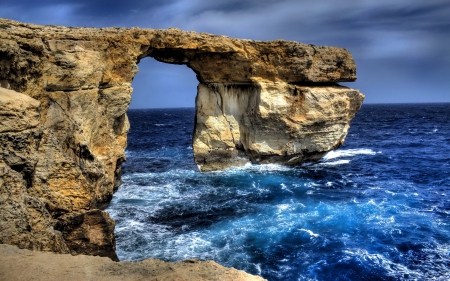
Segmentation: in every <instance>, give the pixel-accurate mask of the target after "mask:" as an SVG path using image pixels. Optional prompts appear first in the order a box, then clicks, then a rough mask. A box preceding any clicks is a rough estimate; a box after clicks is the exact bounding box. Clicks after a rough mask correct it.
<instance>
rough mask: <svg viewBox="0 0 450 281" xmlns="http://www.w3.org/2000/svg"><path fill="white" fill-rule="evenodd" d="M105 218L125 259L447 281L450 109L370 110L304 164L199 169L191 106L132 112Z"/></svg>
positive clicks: (307, 276) (314, 276)
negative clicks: (337, 144)
mask: <svg viewBox="0 0 450 281" xmlns="http://www.w3.org/2000/svg"><path fill="white" fill-rule="evenodd" d="M128 115H129V118H130V123H131V131H130V134H129V138H128V143H129V145H128V148H127V151H126V155H127V159H128V161H127V162H126V163H124V165H123V166H124V175H123V181H124V183H123V185H122V186H120V188H119V190H118V191H117V193H115V195H114V197H113V200H112V202H111V204H110V206H109V207H108V209H107V211H109V212H110V214H111V216H112V218H113V219H114V220H115V221H116V223H117V225H116V230H115V231H116V241H117V254H118V256H119V258H120V259H121V260H133V261H135V260H142V259H145V258H149V257H152V258H159V259H163V260H166V261H180V260H183V259H191V258H195V259H200V260H207V259H208V260H209V259H211V260H215V261H216V262H218V263H220V264H222V265H224V266H227V267H235V268H237V269H242V270H245V271H246V272H249V273H252V274H258V275H260V276H262V277H264V278H267V279H268V280H450V104H397V105H363V107H362V109H361V111H360V112H359V113H358V114H357V116H356V117H355V119H354V120H353V121H352V123H351V129H350V132H349V134H348V136H347V140H346V142H345V144H344V146H343V147H341V148H340V149H338V150H336V151H332V152H330V153H328V154H327V155H326V157H325V158H324V159H323V160H322V161H320V162H318V163H315V164H309V165H304V166H302V167H297V168H288V167H283V166H279V165H260V166H258V165H250V164H248V165H246V166H244V167H241V168H232V169H228V170H225V171H219V172H209V173H199V172H198V171H197V168H196V166H195V164H194V161H193V156H192V147H191V135H192V131H193V122H194V109H192V108H188V109H152V110H130V111H129V112H128Z"/></svg>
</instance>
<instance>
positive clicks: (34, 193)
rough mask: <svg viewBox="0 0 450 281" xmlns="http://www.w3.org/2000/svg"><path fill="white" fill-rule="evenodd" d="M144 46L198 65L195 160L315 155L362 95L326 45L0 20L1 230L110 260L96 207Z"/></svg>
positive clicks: (207, 163) (106, 196)
mask: <svg viewBox="0 0 450 281" xmlns="http://www.w3.org/2000/svg"><path fill="white" fill-rule="evenodd" d="M144 57H153V58H155V59H156V60H158V61H161V62H165V63H172V64H186V65H187V66H188V67H189V68H191V69H192V70H193V71H194V72H195V73H196V74H197V78H198V80H199V86H198V93H197V99H196V122H195V132H194V136H193V150H194V159H195V162H196V163H197V165H198V167H199V169H200V170H201V171H210V170H218V169H225V168H227V167H231V166H239V165H244V164H245V163H247V162H252V163H281V164H285V165H299V164H301V163H304V162H307V161H316V160H318V159H320V158H321V157H322V156H323V155H324V154H326V153H327V152H328V151H330V150H332V149H335V148H337V147H339V146H341V145H342V143H343V142H344V139H345V137H346V134H347V131H348V128H349V123H350V121H351V119H352V118H353V117H354V115H355V114H356V112H357V111H358V110H359V108H360V106H361V103H362V101H363V99H364V96H363V95H362V94H361V93H359V92H358V91H357V90H353V89H349V88H346V87H342V86H339V85H338V84H337V83H338V82H341V81H354V80H355V79H356V67H355V63H354V61H353V58H352V56H351V55H350V53H349V52H348V51H347V50H345V49H342V48H338V47H319V46H314V45H306V44H301V43H298V42H289V41H283V40H276V41H270V42H259V41H252V40H241V39H233V38H229V37H225V36H217V35H210V34H205V33H200V34H199V33H196V32H186V31H182V30H179V29H168V30H154V29H140V28H101V29H95V28H70V27H58V26H40V25H32V24H25V23H20V22H16V21H12V20H7V19H0V86H1V87H2V88H0V140H1V142H0V143H1V144H0V243H6V244H13V245H18V246H19V247H21V248H26V249H34V250H43V251H52V252H57V253H71V254H88V255H100V256H106V257H110V258H111V259H113V260H117V256H116V254H115V242H114V221H113V220H112V219H111V218H110V217H109V215H108V214H107V213H106V212H104V211H102V209H103V208H104V207H105V206H106V204H108V202H109V201H110V200H111V197H112V195H113V193H114V191H115V190H116V189H117V188H118V187H119V185H120V184H121V179H120V175H121V164H122V163H123V162H124V161H125V160H126V159H125V154H124V150H125V147H126V145H127V133H128V129H129V123H128V119H127V115H126V111H127V110H128V107H129V104H130V100H131V93H132V88H131V82H132V80H133V77H134V75H135V74H136V73H137V71H138V68H137V64H138V63H139V61H140V60H141V59H142V58H144ZM149 106H151V104H149Z"/></svg>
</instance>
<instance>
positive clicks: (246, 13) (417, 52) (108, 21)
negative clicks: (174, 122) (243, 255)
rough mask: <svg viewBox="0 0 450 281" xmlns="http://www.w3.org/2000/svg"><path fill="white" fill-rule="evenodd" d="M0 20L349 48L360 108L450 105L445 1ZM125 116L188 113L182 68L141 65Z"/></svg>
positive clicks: (74, 12) (122, 11) (60, 2)
mask: <svg viewBox="0 0 450 281" xmlns="http://www.w3.org/2000/svg"><path fill="white" fill-rule="evenodd" d="M0 17H3V18H9V19H14V20H18V21H23V22H29V23H37V24H54V25H67V26H86V27H107V26H118V27H133V26H138V27H145V28H168V27H178V28H181V29H185V30H195V31H197V32H208V33H214V34H220V35H227V36H230V37H237V38H248V39H255V40H274V39H286V40H295V41H299V42H302V43H307V44H315V45H332V46H340V47H343V48H346V49H348V50H349V51H350V52H351V53H352V55H353V57H354V59H355V61H356V65H357V74H358V80H357V81H356V82H353V83H345V85H346V86H349V87H352V88H357V89H359V90H360V91H361V92H362V93H364V94H365V95H366V100H365V102H366V103H399V102H400V103H402V102H408V103H409V102H450V1H448V0H427V1H424V0H340V1H336V0H315V1H307V0H278V1H276V0H210V1H209V0H208V1H207V0H203V1H201V0H165V1H163V0H126V1H125V0H77V1H75V0H74V1H69V0H40V1H36V0H14V1H12V0H0ZM139 68H140V72H139V73H138V74H137V75H136V77H135V80H134V81H133V87H134V89H135V90H134V94H133V101H132V105H131V107H132V108H143V107H191V106H194V98H195V94H196V86H197V81H196V78H195V75H194V73H193V72H192V71H191V70H190V69H188V68H187V67H186V66H177V65H168V64H163V63H159V62H156V61H154V60H153V59H151V58H147V59H144V60H142V61H141V63H140V64H139Z"/></svg>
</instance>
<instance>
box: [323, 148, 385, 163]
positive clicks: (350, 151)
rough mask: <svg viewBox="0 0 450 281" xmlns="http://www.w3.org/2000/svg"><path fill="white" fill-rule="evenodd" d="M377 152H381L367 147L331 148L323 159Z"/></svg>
mask: <svg viewBox="0 0 450 281" xmlns="http://www.w3.org/2000/svg"><path fill="white" fill-rule="evenodd" d="M377 153H381V152H375V151H373V150H372V149H368V148H360V149H342V150H333V151H330V152H328V153H327V155H325V156H324V157H323V160H325V161H328V160H331V159H336V158H340V157H353V156H356V155H375V154H377Z"/></svg>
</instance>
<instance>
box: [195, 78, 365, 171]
mask: <svg viewBox="0 0 450 281" xmlns="http://www.w3.org/2000/svg"><path fill="white" fill-rule="evenodd" d="M362 101H363V95H362V94H360V93H359V92H358V91H357V90H353V89H349V88H346V87H342V86H338V85H328V86H298V85H292V84H288V83H279V82H275V83H273V82H256V83H252V84H237V83H234V84H230V83H211V84H203V83H201V84H200V85H199V87H198V94H197V100H196V107H197V113H196V114H197V115H196V117H197V118H196V127H195V132H194V140H193V147H194V156H195V161H196V163H197V165H198V167H199V169H200V170H201V171H210V170H220V169H224V168H228V167H232V166H239V165H244V164H245V163H247V162H252V163H280V164H285V165H298V164H301V163H303V162H307V161H316V160H319V159H320V158H321V157H322V156H323V155H324V154H325V153H327V152H328V151H330V150H332V149H336V148H338V147H340V146H341V145H342V144H343V142H344V139H345V136H346V135H347V131H348V129H349V123H350V121H351V119H352V118H353V117H354V116H355V114H356V112H357V111H358V110H359V108H360V105H361V103H362Z"/></svg>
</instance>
